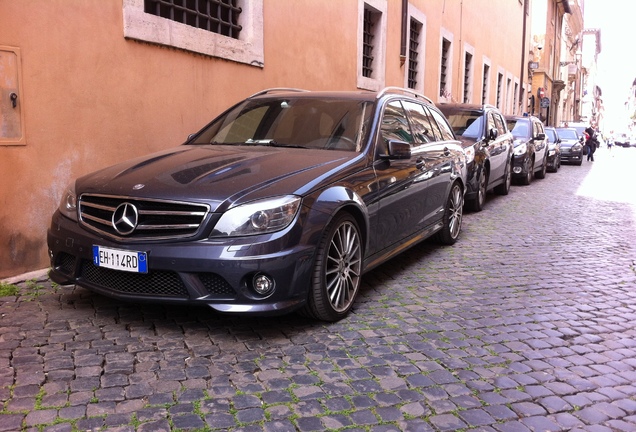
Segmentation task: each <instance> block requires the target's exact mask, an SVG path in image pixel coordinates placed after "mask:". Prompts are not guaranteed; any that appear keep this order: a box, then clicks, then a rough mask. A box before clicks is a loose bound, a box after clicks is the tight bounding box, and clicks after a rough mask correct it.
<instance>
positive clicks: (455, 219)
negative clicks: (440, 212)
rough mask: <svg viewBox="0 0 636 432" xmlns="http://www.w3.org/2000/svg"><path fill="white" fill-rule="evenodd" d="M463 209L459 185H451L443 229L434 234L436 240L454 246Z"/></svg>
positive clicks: (459, 230) (461, 191) (462, 193)
mask: <svg viewBox="0 0 636 432" xmlns="http://www.w3.org/2000/svg"><path fill="white" fill-rule="evenodd" d="M463 207H464V191H463V190H462V187H461V186H460V185H459V183H453V186H452V187H451V191H450V193H449V194H448V199H447V200H446V208H445V209H444V217H443V218H442V222H443V227H442V229H441V230H440V231H438V232H437V234H436V240H437V241H438V242H439V243H441V244H445V245H452V244H455V242H456V241H457V238H458V237H459V233H460V232H461V229H462V217H463V212H462V209H463Z"/></svg>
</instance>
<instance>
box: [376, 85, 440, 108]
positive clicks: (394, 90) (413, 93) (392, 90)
mask: <svg viewBox="0 0 636 432" xmlns="http://www.w3.org/2000/svg"><path fill="white" fill-rule="evenodd" d="M387 93H402V94H408V95H411V96H414V97H415V98H421V99H424V100H425V101H427V102H428V103H430V104H431V105H435V103H434V102H433V101H432V100H431V98H429V97H426V96H424V95H423V94H421V93H418V92H416V91H415V90H411V89H405V88H402V87H385V88H384V89H382V90H380V91H379V92H378V95H377V96H376V97H377V98H380V97H382V96H384V95H385V94H387Z"/></svg>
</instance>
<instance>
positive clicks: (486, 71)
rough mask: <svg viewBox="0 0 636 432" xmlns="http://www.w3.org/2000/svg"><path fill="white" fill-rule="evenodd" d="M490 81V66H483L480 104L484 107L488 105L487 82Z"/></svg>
mask: <svg viewBox="0 0 636 432" xmlns="http://www.w3.org/2000/svg"><path fill="white" fill-rule="evenodd" d="M489 80H490V66H489V65H487V64H484V78H483V81H482V87H481V103H482V105H485V104H486V103H488V82H489Z"/></svg>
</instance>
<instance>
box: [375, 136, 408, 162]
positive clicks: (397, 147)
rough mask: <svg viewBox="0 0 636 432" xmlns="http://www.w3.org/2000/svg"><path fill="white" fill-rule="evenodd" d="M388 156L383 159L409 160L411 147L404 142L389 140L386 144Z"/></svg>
mask: <svg viewBox="0 0 636 432" xmlns="http://www.w3.org/2000/svg"><path fill="white" fill-rule="evenodd" d="M387 148H388V151H389V154H388V155H384V156H382V157H383V158H384V159H411V145H410V144H409V143H407V142H404V141H398V140H389V142H388V143H387Z"/></svg>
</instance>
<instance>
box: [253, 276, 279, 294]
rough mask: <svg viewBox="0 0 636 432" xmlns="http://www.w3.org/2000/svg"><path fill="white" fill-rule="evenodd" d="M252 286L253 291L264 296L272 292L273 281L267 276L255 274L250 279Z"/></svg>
mask: <svg viewBox="0 0 636 432" xmlns="http://www.w3.org/2000/svg"><path fill="white" fill-rule="evenodd" d="M252 286H253V287H254V291H256V292H257V293H258V294H260V295H262V296H264V295H267V294H269V293H271V292H272V291H273V290H274V281H273V280H272V279H271V278H270V277H269V276H266V275H264V274H257V275H256V276H254V278H253V279H252Z"/></svg>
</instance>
